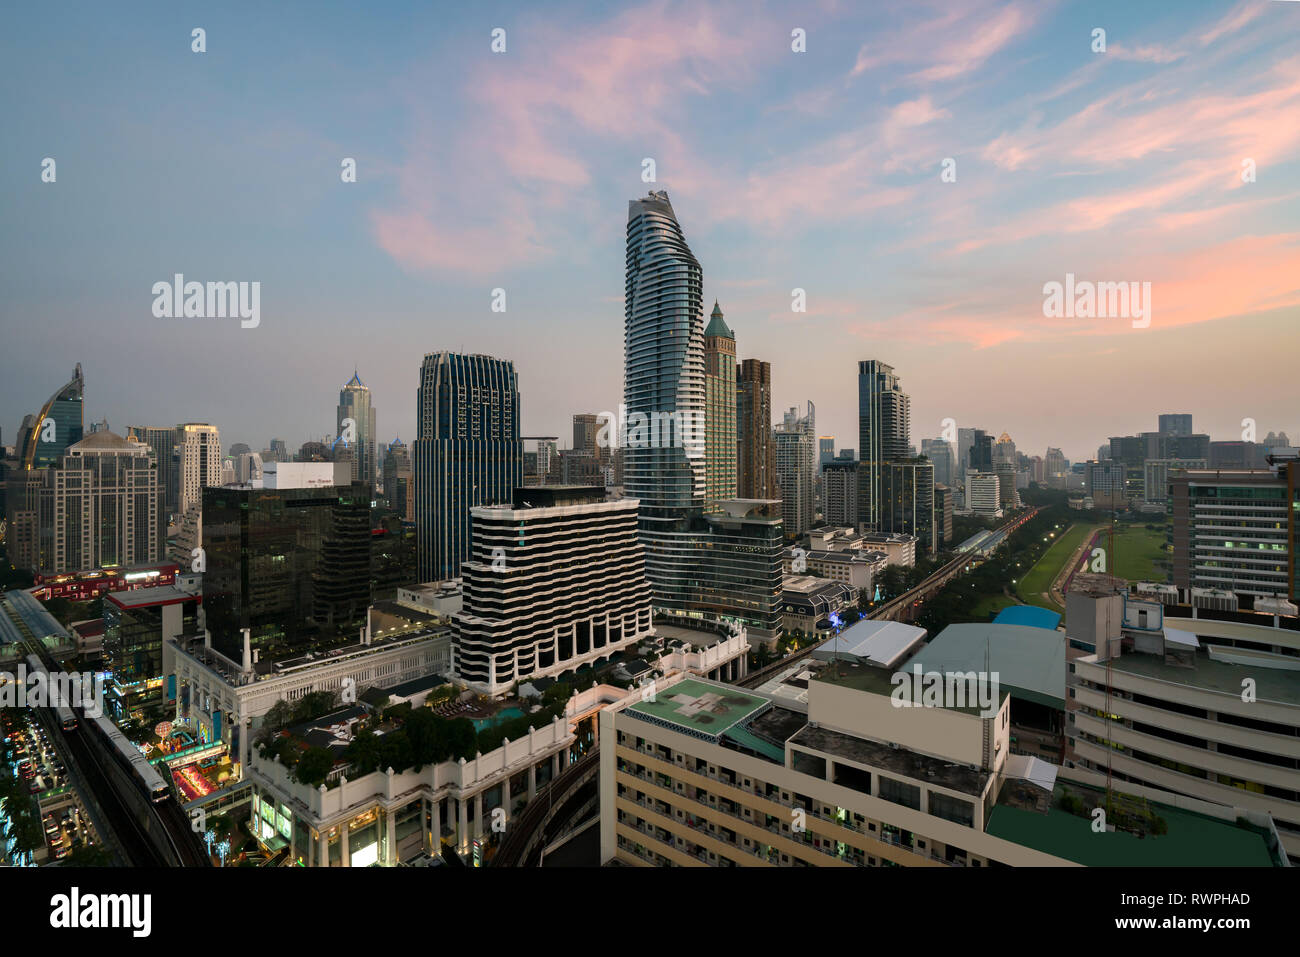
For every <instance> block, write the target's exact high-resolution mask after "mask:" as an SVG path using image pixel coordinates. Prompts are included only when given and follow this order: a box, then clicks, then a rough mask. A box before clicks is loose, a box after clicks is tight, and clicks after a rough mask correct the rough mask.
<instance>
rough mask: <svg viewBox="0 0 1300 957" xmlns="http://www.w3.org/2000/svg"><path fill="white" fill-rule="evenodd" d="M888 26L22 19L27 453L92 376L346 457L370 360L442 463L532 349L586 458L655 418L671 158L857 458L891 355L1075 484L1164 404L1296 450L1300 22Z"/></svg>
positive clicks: (679, 183)
mask: <svg viewBox="0 0 1300 957" xmlns="http://www.w3.org/2000/svg"><path fill="white" fill-rule="evenodd" d="M863 6H866V5H860V4H849V3H823V4H800V5H778V4H767V5H758V4H751V3H668V2H658V3H648V4H632V5H626V6H622V7H618V8H614V7H612V6H611V5H607V4H599V3H593V4H585V5H582V4H550V3H548V4H546V5H544V6H539V5H523V4H519V5H515V4H486V5H482V6H479V5H474V7H473V9H468V10H467V9H465V8H464V6H463V5H436V6H434V7H432V8H431V7H430V6H429V5H428V4H403V3H390V4H383V5H380V9H378V10H373V9H369V8H366V7H362V6H360V5H355V4H346V5H344V4H332V3H313V4H274V5H265V6H263V5H255V4H227V5H223V6H222V7H221V8H220V9H205V8H203V7H200V6H197V5H196V6H193V7H184V6H183V7H179V8H178V7H176V6H174V5H163V4H153V5H149V4H141V5H133V6H131V7H129V8H120V7H113V8H104V7H100V6H98V5H90V4H81V5H73V6H68V7H62V8H58V9H54V10H50V9H44V8H32V7H22V8H16V9H14V10H12V11H11V12H10V13H9V14H8V26H7V29H6V31H5V34H4V36H3V37H0V74H3V76H4V83H3V89H4V90H5V91H6V93H5V94H4V96H3V99H2V100H0V104H2V105H0V117H2V119H3V128H4V131H5V135H4V136H3V138H0V176H2V177H3V184H4V186H3V193H4V200H3V209H4V215H3V216H2V217H0V293H2V294H0V370H3V371H2V372H0V427H2V428H3V433H4V441H6V442H10V443H12V441H13V437H14V434H15V431H16V428H17V426H18V423H19V422H20V421H21V418H22V416H23V415H24V414H25V413H28V412H32V411H35V407H36V406H37V405H38V404H39V402H41V401H42V400H43V399H44V398H46V397H47V396H48V395H49V393H50V392H52V391H53V390H54V389H55V388H56V387H57V386H59V385H60V384H62V383H63V382H65V381H66V380H67V378H68V375H69V374H70V372H71V369H72V366H73V365H74V363H76V362H78V361H80V362H82V363H83V364H84V366H85V370H86V376H87V397H88V405H87V415H88V417H89V418H94V419H99V418H101V417H104V416H106V417H107V418H108V420H109V422H110V424H111V425H112V426H113V427H114V428H115V429H117V430H123V429H124V428H125V426H127V425H128V424H153V425H158V424H170V423H176V422H181V421H194V420H197V421H209V422H212V423H214V424H216V425H218V426H220V428H221V430H222V438H223V444H225V445H226V446H227V447H228V446H229V445H230V444H231V443H232V442H236V441H242V442H247V443H248V444H250V445H252V446H253V447H254V448H262V447H264V446H265V445H266V443H267V442H268V441H269V439H270V438H271V437H272V436H273V435H274V436H277V437H281V438H285V439H286V440H288V441H289V443H290V445H291V447H293V448H296V447H297V446H298V445H299V444H300V443H301V442H303V441H305V440H306V439H308V438H309V437H317V436H320V435H322V434H324V433H325V432H327V431H330V430H332V429H333V426H334V406H335V403H336V402H337V393H338V389H339V388H340V387H341V386H342V384H343V383H344V382H345V381H346V380H347V379H348V378H349V377H350V376H351V374H352V371H353V367H354V365H355V366H356V368H357V369H358V370H359V371H360V375H361V377H362V379H363V380H365V381H366V382H367V384H368V385H370V386H371V388H372V390H373V393H374V402H375V405H376V407H377V409H378V424H379V432H380V437H381V438H382V439H383V440H389V439H391V438H392V437H393V436H394V435H399V434H400V435H401V436H402V437H403V438H404V439H406V440H408V441H409V440H411V439H412V438H414V431H415V390H416V386H417V378H418V370H419V365H420V358H421V356H422V355H423V354H424V353H425V352H430V351H437V350H441V349H452V350H463V351H474V352H486V353H489V354H492V355H498V356H502V357H506V358H512V359H514V360H515V363H516V366H517V368H518V370H519V374H520V383H521V392H522V409H523V428H524V431H525V433H528V434H539V433H549V434H559V435H562V436H567V435H569V434H570V427H569V419H570V416H571V415H572V414H573V413H574V412H579V411H601V410H605V409H615V408H617V404H618V402H619V401H620V398H621V394H622V371H623V370H622V326H623V314H622V298H621V297H622V291H623V231H624V225H625V221H626V208H627V201H628V199H631V198H633V197H635V196H639V195H642V194H643V193H644V192H645V190H646V189H648V188H650V185H649V184H646V183H643V182H642V179H641V173H642V160H643V159H644V158H646V157H651V158H653V159H654V160H655V163H656V174H657V178H656V182H655V183H654V184H653V186H654V188H662V189H667V190H668V191H669V194H670V195H671V197H672V199H673V202H674V205H675V207H676V209H677V212H678V215H679V218H680V219H681V221H682V225H683V228H684V230H685V232H686V236H687V239H688V241H689V242H690V243H691V245H692V248H693V249H694V251H695V253H696V255H697V257H698V258H699V259H700V261H701V263H702V265H703V267H704V280H705V295H706V297H707V300H708V301H707V303H706V312H707V310H708V308H711V306H712V302H713V300H714V298H717V299H718V300H720V302H721V304H722V307H723V310H724V311H725V313H726V315H727V320H728V322H729V323H730V325H731V326H732V328H733V329H734V330H735V331H736V334H737V346H738V352H739V353H740V355H741V356H742V357H748V356H756V357H758V358H762V359H766V360H768V361H770V362H771V363H772V365H773V382H774V391H775V400H774V408H775V409H776V410H780V409H781V408H784V407H788V406H790V405H792V404H795V403H796V402H799V403H802V402H803V401H805V400H807V399H812V400H813V401H814V402H815V403H816V404H817V409H818V426H819V431H821V432H823V433H828V434H834V435H836V436H837V440H838V442H839V444H840V445H846V446H850V447H854V446H856V445H857V441H856V422H855V418H854V417H855V410H856V376H855V373H856V362H857V360H859V359H866V358H879V359H882V360H884V361H886V362H889V363H891V364H892V365H894V366H895V368H896V369H897V370H898V372H899V373H900V375H901V376H902V378H903V383H904V387H905V388H906V389H908V391H910V392H911V393H912V395H913V441H914V442H915V443H916V444H918V445H919V442H920V439H921V438H923V437H928V436H936V435H938V434H939V431H940V429H941V425H940V423H941V420H942V419H944V418H948V417H951V418H953V419H955V420H956V422H957V424H958V425H959V426H974V427H979V428H985V429H988V430H992V431H993V432H995V433H1000V432H1002V431H1007V432H1009V433H1010V434H1011V436H1012V438H1013V439H1015V440H1016V442H1017V445H1018V446H1019V447H1020V448H1021V449H1022V450H1025V451H1028V452H1030V453H1037V454H1042V453H1043V451H1044V450H1045V448H1046V446H1047V445H1048V444H1053V445H1060V446H1062V447H1063V448H1064V449H1065V451H1066V454H1067V455H1069V456H1070V457H1071V458H1076V459H1077V458H1082V457H1086V456H1088V455H1091V454H1092V453H1093V452H1094V451H1095V449H1096V447H1097V445H1098V444H1099V443H1100V442H1102V441H1103V440H1104V439H1105V438H1106V437H1107V436H1109V435H1112V434H1127V433H1132V432H1136V431H1142V430H1149V429H1154V428H1155V416H1156V414H1157V413H1159V412H1163V411H1169V412H1173V411H1178V412H1184V411H1189V412H1192V413H1193V414H1195V416H1196V419H1197V426H1198V428H1200V429H1202V430H1209V431H1210V432H1211V433H1212V434H1213V435H1214V437H1215V438H1221V439H1234V438H1238V437H1239V433H1240V431H1241V425H1240V423H1241V420H1242V419H1243V418H1247V417H1249V418H1252V419H1254V420H1256V422H1257V423H1258V430H1259V435H1260V437H1261V438H1262V437H1263V435H1264V433H1265V432H1267V431H1269V430H1270V429H1285V430H1287V431H1289V432H1291V433H1292V437H1293V439H1295V440H1296V441H1300V436H1297V435H1296V433H1300V410H1297V399H1298V398H1300V384H1298V382H1300V379H1298V377H1297V376H1296V375H1295V372H1294V368H1295V355H1296V346H1297V345H1300V331H1298V330H1300V323H1298V320H1300V227H1298V225H1297V224H1300V158H1298V157H1300V119H1298V118H1300V45H1298V44H1297V43H1296V40H1297V38H1300V3H1287V2H1278V0H1242V2H1180V3H1177V4H1175V3H1165V4H1156V3H1151V4H1146V3H1144V4H1125V3H1115V4H1076V3H1052V2H1046V3H1040V2H1035V3H1001V4H995V3H970V4H961V3H956V4H953V3H943V4H933V5H926V4H898V5H888V4H882V5H874V4H873V5H871V9H870V10H867V11H863V10H862V9H861V8H862V7H863ZM194 27H202V28H204V29H205V30H206V41H207V52H205V53H202V54H198V53H194V52H192V51H191V32H190V31H191V30H192V29H193V28H194ZM496 27H501V28H504V29H505V30H506V52H505V53H501V54H497V53H493V52H492V51H491V49H490V44H491V31H492V30H493V28H496ZM1098 27H1100V28H1102V29H1105V30H1106V42H1107V49H1106V52H1105V53H1095V52H1093V50H1092V49H1091V47H1092V44H1093V40H1092V31H1093V30H1094V28H1098ZM795 28H799V29H802V30H804V31H806V36H807V42H806V46H807V50H806V52H804V53H795V52H793V51H792V50H791V31H792V30H793V29H795ZM45 157H52V158H54V159H55V161H56V163H57V181H56V182H55V183H42V182H41V177H40V172H41V161H42V159H43V158H45ZM344 157H353V158H355V159H356V160H357V166H358V181H357V182H356V183H355V184H344V183H342V182H341V181H340V176H339V171H340V161H341V160H342V159H343V158H344ZM949 157H950V158H952V159H954V160H955V163H956V167H955V168H956V172H957V177H956V182H950V183H945V182H942V181H941V177H940V172H941V164H942V161H943V159H944V158H949ZM1246 160H1252V161H1253V162H1254V164H1255V169H1256V176H1255V180H1254V182H1250V183H1245V182H1243V181H1242V178H1241V170H1242V163H1243V162H1244V161H1246ZM177 272H181V273H184V274H185V276H186V277H187V279H193V280H199V281H209V280H212V281H225V280H245V281H259V282H261V284H262V299H261V303H262V320H261V324H260V326H259V327H258V328H256V329H247V330H245V329H241V328H240V327H239V323H238V321H237V320H219V319H189V320H181V319H157V318H155V317H154V316H153V315H152V313H151V310H150V306H151V303H152V298H153V297H152V294H151V288H152V286H153V284H154V283H155V282H158V281H169V280H170V279H171V277H172V275H173V274H174V273H177ZM1067 272H1069V273H1074V274H1075V275H1077V276H1079V277H1081V278H1087V279H1092V280H1097V281H1139V282H1142V281H1147V282H1151V283H1152V289H1153V293H1152V301H1153V312H1152V319H1153V321H1152V324H1151V326H1150V327H1149V328H1145V329H1134V328H1131V327H1130V325H1129V323H1127V322H1126V321H1123V320H1117V319H1091V320H1087V319H1078V320H1076V319H1071V320H1062V319H1048V318H1045V317H1044V315H1043V311H1042V303H1043V291H1042V290H1043V285H1044V283H1047V282H1051V281H1061V280H1063V279H1064V276H1065V274H1066V273H1067ZM498 287H500V288H504V289H505V290H506V297H507V300H506V301H507V311H506V312H505V313H494V312H492V311H491V309H490V305H491V297H492V290H493V289H494V288H498ZM796 287H798V288H802V289H804V290H806V293H807V301H808V309H807V312H806V313H793V312H791V309H790V302H791V290H792V289H794V288H796ZM778 418H779V411H778Z"/></svg>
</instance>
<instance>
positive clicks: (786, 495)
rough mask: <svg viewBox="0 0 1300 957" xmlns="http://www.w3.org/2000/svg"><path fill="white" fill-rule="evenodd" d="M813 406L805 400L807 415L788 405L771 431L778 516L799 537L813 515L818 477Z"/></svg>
mask: <svg viewBox="0 0 1300 957" xmlns="http://www.w3.org/2000/svg"><path fill="white" fill-rule="evenodd" d="M815 442H816V410H815V409H814V407H813V404H812V403H811V402H809V403H808V413H807V415H804V416H800V415H799V411H798V409H790V410H788V411H787V412H786V413H785V415H784V416H783V420H782V423H781V426H780V427H779V428H777V429H775V430H773V433H772V447H773V451H774V458H775V460H776V484H777V490H778V493H779V495H780V498H781V518H782V520H783V521H784V523H785V533H786V535H787V536H793V537H795V538H798V537H799V536H800V535H802V534H803V533H804V532H806V531H808V529H809V528H811V527H812V524H813V520H814V519H815V518H816V515H815V512H814V509H815V495H814V490H815V484H816V481H817V449H816V445H815Z"/></svg>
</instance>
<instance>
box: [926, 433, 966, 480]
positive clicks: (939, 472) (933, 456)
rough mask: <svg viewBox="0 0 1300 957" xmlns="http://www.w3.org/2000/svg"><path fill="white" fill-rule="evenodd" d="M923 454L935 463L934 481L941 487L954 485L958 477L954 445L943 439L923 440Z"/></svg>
mask: <svg viewBox="0 0 1300 957" xmlns="http://www.w3.org/2000/svg"><path fill="white" fill-rule="evenodd" d="M921 454H922V455H924V456H925V457H926V458H927V459H929V460H930V461H931V462H933V463H934V480H935V482H936V483H938V484H940V485H952V484H953V483H954V481H956V478H955V477H956V476H957V475H958V471H957V463H956V456H955V454H954V453H953V450H952V443H951V442H947V441H945V440H943V439H941V438H940V439H922V440H921Z"/></svg>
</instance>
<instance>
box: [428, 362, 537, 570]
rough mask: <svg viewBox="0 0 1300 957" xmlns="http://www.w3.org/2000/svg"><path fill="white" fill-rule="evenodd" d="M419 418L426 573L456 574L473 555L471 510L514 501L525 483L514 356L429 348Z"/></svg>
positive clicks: (517, 383)
mask: <svg viewBox="0 0 1300 957" xmlns="http://www.w3.org/2000/svg"><path fill="white" fill-rule="evenodd" d="M416 424H417V428H418V429H419V434H418V436H417V437H416V440H415V459H414V463H413V465H414V472H415V522H416V526H417V535H418V538H419V572H420V580H421V581H434V580H442V579H447V578H456V577H457V576H459V575H460V565H461V562H463V561H464V560H465V557H466V556H467V555H468V554H469V543H470V520H469V519H470V515H469V510H470V509H471V508H474V507H475V506H478V505H495V504H499V503H502V502H509V501H510V500H511V495H512V494H513V491H514V489H515V488H516V487H518V486H521V485H523V442H522V441H520V438H519V380H518V377H517V376H516V374H515V366H514V363H513V362H511V361H510V360H508V359H495V358H493V357H491V356H485V355H460V354H457V353H451V352H431V353H429V354H428V355H426V356H425V357H424V362H423V364H422V365H421V366H420V388H419V390H418V391H417V393H416Z"/></svg>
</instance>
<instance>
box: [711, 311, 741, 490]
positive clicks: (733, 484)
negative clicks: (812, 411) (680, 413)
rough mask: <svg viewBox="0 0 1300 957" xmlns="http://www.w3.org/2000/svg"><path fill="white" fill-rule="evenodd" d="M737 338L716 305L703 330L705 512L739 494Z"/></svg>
mask: <svg viewBox="0 0 1300 957" xmlns="http://www.w3.org/2000/svg"><path fill="white" fill-rule="evenodd" d="M736 440H737V432H736V337H735V335H734V334H733V333H732V331H731V329H730V328H729V327H728V326H727V323H726V321H725V320H723V318H722V309H721V307H719V306H718V303H717V301H716V300H715V301H714V303H713V312H712V313H711V314H710V315H709V324H708V325H707V326H706V327H705V329H704V461H705V479H704V508H705V510H706V511H709V512H716V511H717V510H718V507H719V506H718V503H719V502H721V501H723V500H725V499H731V498H735V497H736V496H737V494H739V485H738V483H737V481H736V462H737V453H736Z"/></svg>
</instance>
